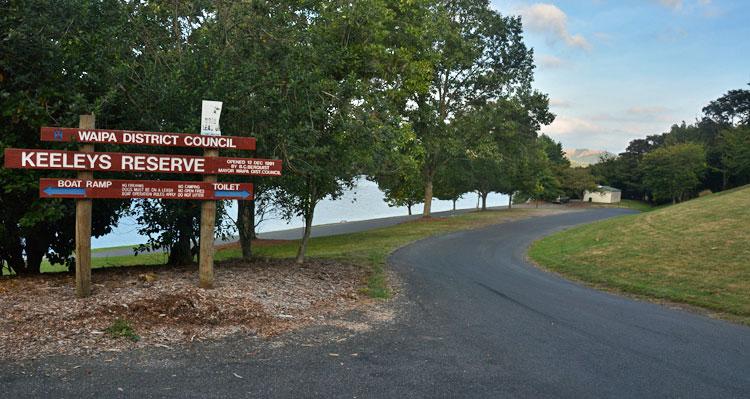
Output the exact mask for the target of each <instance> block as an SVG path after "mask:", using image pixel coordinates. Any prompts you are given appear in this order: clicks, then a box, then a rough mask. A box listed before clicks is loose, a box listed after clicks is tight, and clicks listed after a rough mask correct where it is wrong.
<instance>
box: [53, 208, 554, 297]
mask: <svg viewBox="0 0 750 399" xmlns="http://www.w3.org/2000/svg"><path fill="white" fill-rule="evenodd" d="M550 212H555V211H550V210H545V209H512V210H488V211H484V212H470V213H463V214H457V215H455V216H450V217H439V218H431V219H425V220H423V219H418V220H414V221H410V222H405V223H402V224H399V225H395V226H391V227H385V228H381V229H375V230H369V231H364V232H360V233H353V234H343V235H336V236H329V237H317V238H312V239H311V240H310V243H309V245H308V250H307V256H308V257H314V258H328V259H337V260H341V261H347V262H353V263H355V264H360V265H362V266H363V267H367V268H369V269H370V277H369V279H368V281H367V291H368V294H369V295H370V296H372V297H376V298H387V297H389V296H390V290H389V288H388V283H387V274H386V271H385V263H386V259H387V257H388V255H389V254H390V253H391V252H393V251H394V250H396V249H397V248H399V247H402V246H404V245H406V244H408V243H410V242H413V241H416V240H419V239H422V238H426V237H429V236H432V235H436V234H442V233H447V232H452V231H458V230H467V229H472V228H479V227H483V226H488V225H492V224H497V223H502V222H504V221H511V220H517V219H521V218H525V217H530V216H536V215H545V214H549V213H550ZM298 244H299V243H298V241H296V240H293V241H288V242H282V243H279V244H274V245H263V246H256V247H255V248H254V252H255V254H256V255H257V256H259V257H266V258H292V257H294V256H295V255H296V253H297V247H298ZM99 251H101V250H99ZM240 256H241V252H240V249H239V247H238V246H236V245H235V246H234V247H229V248H224V249H220V250H218V251H217V253H216V258H215V259H216V260H217V261H222V260H229V259H233V258H239V257H240ZM166 260H167V255H166V254H164V253H152V254H140V255H138V256H132V255H126V256H116V257H104V258H96V257H95V258H92V259H91V261H92V267H93V268H95V269H96V268H106V267H124V266H137V265H159V264H164V263H165V262H166ZM218 267H221V266H220V263H219V264H218V266H217V268H218ZM64 271H67V268H66V267H65V266H61V265H50V264H49V263H47V262H46V261H45V262H44V263H43V264H42V272H45V273H49V272H64Z"/></svg>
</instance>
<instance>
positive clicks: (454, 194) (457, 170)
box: [417, 157, 474, 211]
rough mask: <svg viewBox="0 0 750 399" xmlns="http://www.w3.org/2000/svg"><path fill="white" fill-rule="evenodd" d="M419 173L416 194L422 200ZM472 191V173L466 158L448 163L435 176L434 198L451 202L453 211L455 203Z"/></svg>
mask: <svg viewBox="0 0 750 399" xmlns="http://www.w3.org/2000/svg"><path fill="white" fill-rule="evenodd" d="M422 182H423V179H422V175H421V173H420V174H419V183H418V188H419V189H418V194H417V195H419V197H420V198H421V199H424V186H423V185H422ZM473 190H474V181H473V173H472V170H471V162H470V161H469V159H468V158H466V157H456V158H453V159H452V160H451V161H449V162H448V163H447V164H446V165H445V166H444V167H443V168H441V169H440V171H438V173H437V174H436V175H435V192H434V194H435V197H436V198H438V199H441V200H446V201H451V202H452V203H453V210H454V211H455V210H456V202H457V201H458V200H459V199H461V197H463V195H464V194H466V193H468V192H471V191H473Z"/></svg>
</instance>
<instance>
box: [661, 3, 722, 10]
mask: <svg viewBox="0 0 750 399" xmlns="http://www.w3.org/2000/svg"><path fill="white" fill-rule="evenodd" d="M655 1H656V2H657V3H659V4H661V5H662V6H664V7H667V8H669V9H671V10H673V11H682V10H683V9H685V8H687V9H694V8H696V7H702V8H704V9H705V8H711V6H712V5H713V4H712V1H711V0H696V1H693V2H690V4H687V3H688V2H686V1H685V0H655ZM686 5H687V6H686Z"/></svg>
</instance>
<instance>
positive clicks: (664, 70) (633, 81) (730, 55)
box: [492, 0, 750, 153]
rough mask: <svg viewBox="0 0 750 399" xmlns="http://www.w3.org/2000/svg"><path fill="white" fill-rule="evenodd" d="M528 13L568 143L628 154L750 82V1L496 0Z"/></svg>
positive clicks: (552, 130) (510, 10) (508, 10)
mask: <svg viewBox="0 0 750 399" xmlns="http://www.w3.org/2000/svg"><path fill="white" fill-rule="evenodd" d="M492 5H493V6H494V7H495V9H497V10H499V11H500V12H501V13H502V14H505V15H521V16H522V21H523V24H524V35H525V42H526V44H527V45H528V46H530V47H533V48H534V58H535V64H536V66H537V68H536V70H535V87H536V89H538V90H540V91H542V92H544V93H547V94H549V96H550V108H551V110H552V112H553V113H555V114H556V115H557V117H556V119H555V122H554V123H552V124H551V125H550V126H546V127H544V128H543V129H542V132H544V133H546V134H548V135H549V136H551V137H552V138H554V139H555V140H557V141H560V142H562V144H563V147H564V148H588V149H597V150H607V151H610V152H613V153H619V152H622V151H623V150H624V149H625V147H627V145H628V143H629V142H630V140H632V139H634V138H640V137H645V136H647V135H651V134H659V133H663V132H666V131H668V130H669V128H670V127H671V126H672V125H673V124H676V123H681V122H682V121H686V122H687V123H691V122H694V121H695V120H696V119H697V118H700V116H701V114H702V112H701V109H702V108H703V107H704V106H705V105H706V104H708V103H709V102H710V101H711V100H714V99H716V98H718V97H720V96H721V95H723V94H724V93H726V92H727V91H729V90H732V89H740V88H749V87H748V86H747V84H748V83H749V82H750V0H734V1H730V0H619V1H618V0H560V1H548V2H534V1H522V0H492Z"/></svg>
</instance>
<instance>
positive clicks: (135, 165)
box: [5, 148, 281, 176]
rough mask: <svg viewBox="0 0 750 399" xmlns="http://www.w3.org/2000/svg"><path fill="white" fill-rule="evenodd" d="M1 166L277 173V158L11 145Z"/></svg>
mask: <svg viewBox="0 0 750 399" xmlns="http://www.w3.org/2000/svg"><path fill="white" fill-rule="evenodd" d="M5 167H6V168H11V169H12V168H15V169H56V170H93V171H102V172H151V173H183V174H185V173H187V174H204V175H205V174H208V175H217V174H219V175H244V176H281V161H280V160H276V159H256V158H227V157H200V156H190V155H167V154H128V153H120V152H78V151H58V150H36V149H35V150H26V149H15V148H6V149H5Z"/></svg>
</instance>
